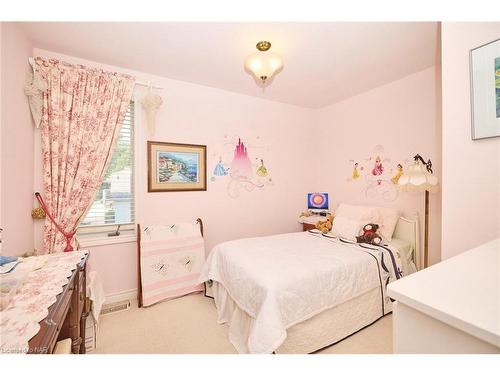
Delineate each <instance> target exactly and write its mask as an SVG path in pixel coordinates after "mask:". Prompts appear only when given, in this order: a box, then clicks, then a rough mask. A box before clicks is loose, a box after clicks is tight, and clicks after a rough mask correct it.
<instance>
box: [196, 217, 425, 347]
mask: <svg viewBox="0 0 500 375" xmlns="http://www.w3.org/2000/svg"><path fill="white" fill-rule="evenodd" d="M417 223H418V220H417V219H415V220H408V219H405V218H399V220H398V221H397V225H396V228H395V230H394V234H393V238H392V240H391V242H390V243H387V244H386V246H384V247H379V246H371V245H363V246H359V245H357V244H354V243H351V242H349V241H344V240H340V239H339V238H332V236H325V235H322V234H321V233H314V232H298V233H287V234H281V235H275V236H267V237H256V238H247V239H241V240H236V241H229V242H224V243H222V244H219V245H217V246H216V247H214V249H213V250H212V251H211V253H210V254H209V256H208V258H207V261H206V263H205V265H204V267H203V269H202V271H201V274H200V278H199V282H209V283H210V285H211V293H212V294H213V298H214V301H215V305H216V307H217V315H218V323H221V324H223V323H225V324H228V325H229V340H230V341H231V343H232V344H233V345H234V346H235V348H236V350H237V351H238V352H239V353H313V352H315V351H318V350H321V349H322V348H325V347H327V346H329V345H332V344H334V343H336V342H338V341H340V340H342V339H343V338H345V337H347V336H349V335H351V334H353V333H355V332H357V331H358V330H360V329H362V328H364V327H366V326H368V325H370V324H372V323H373V322H375V321H377V320H378V319H380V318H381V317H383V316H384V315H386V314H388V313H390V312H391V311H392V306H391V305H392V303H391V300H390V299H389V298H388V296H387V295H386V286H387V284H388V283H389V282H392V281H393V280H396V279H397V278H400V277H402V275H405V274H408V273H412V272H414V271H415V269H416V266H415V264H420V259H419V258H420V254H419V252H418V251H417V250H418V248H419V246H418V224H417Z"/></svg>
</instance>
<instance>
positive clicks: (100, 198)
mask: <svg viewBox="0 0 500 375" xmlns="http://www.w3.org/2000/svg"><path fill="white" fill-rule="evenodd" d="M134 118H135V117H134V103H133V102H131V103H130V104H129V106H128V109H127V113H126V114H125V118H124V120H123V124H122V127H121V129H120V134H119V135H118V140H117V142H116V146H115V149H114V151H113V156H112V157H111V162H110V164H109V167H108V170H107V172H106V175H105V177H104V180H103V182H102V184H101V188H100V189H99V192H98V193H97V195H96V197H95V199H94V203H93V204H92V207H91V208H90V210H89V211H88V212H87V215H86V216H85V219H83V221H82V222H81V223H80V228H81V229H84V228H88V229H91V228H95V230H96V231H98V230H99V229H103V230H105V229H106V227H107V226H110V225H118V224H122V225H126V224H133V223H134V220H135V202H134ZM107 230H109V228H107Z"/></svg>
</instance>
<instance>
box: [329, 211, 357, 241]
mask: <svg viewBox="0 0 500 375" xmlns="http://www.w3.org/2000/svg"><path fill="white" fill-rule="evenodd" d="M360 228H361V223H360V222H359V221H356V220H351V219H349V218H347V217H345V216H335V218H334V219H333V228H332V234H333V235H334V236H335V237H341V238H345V239H346V240H349V241H353V242H356V236H357V235H358V234H359V230H360Z"/></svg>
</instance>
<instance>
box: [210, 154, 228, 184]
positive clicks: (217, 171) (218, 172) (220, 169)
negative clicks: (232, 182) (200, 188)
mask: <svg viewBox="0 0 500 375" xmlns="http://www.w3.org/2000/svg"><path fill="white" fill-rule="evenodd" d="M228 170H229V168H228V169H226V168H225V167H224V164H223V163H222V156H219V162H218V163H217V165H216V166H215V168H214V176H219V177H220V176H225V175H227V172H228ZM212 180H214V178H213V177H212Z"/></svg>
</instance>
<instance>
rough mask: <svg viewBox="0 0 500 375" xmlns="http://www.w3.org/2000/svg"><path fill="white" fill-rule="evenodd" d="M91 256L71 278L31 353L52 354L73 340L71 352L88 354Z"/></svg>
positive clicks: (50, 313)
mask: <svg viewBox="0 0 500 375" xmlns="http://www.w3.org/2000/svg"><path fill="white" fill-rule="evenodd" d="M87 259H88V255H86V256H85V258H83V259H82V261H81V262H80V263H79V264H78V266H77V268H76V269H75V270H74V271H73V273H72V274H71V276H70V277H69V282H68V283H67V284H66V285H65V286H64V290H63V291H62V292H61V293H60V294H59V295H58V296H57V300H56V302H54V304H53V305H52V306H50V307H49V315H48V316H47V317H46V318H45V319H44V320H42V321H41V322H40V331H38V333H37V334H36V335H35V336H33V337H32V338H31V340H30V341H29V342H28V344H29V353H30V354H51V353H52V352H53V351H54V347H55V345H56V342H57V341H59V340H63V339H66V338H70V339H71V342H72V344H71V352H72V353H73V354H85V319H86V318H87V316H88V315H89V312H90V303H89V301H88V299H87V292H86V290H87V285H86V276H87V275H86V272H87V271H86V270H87Z"/></svg>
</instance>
